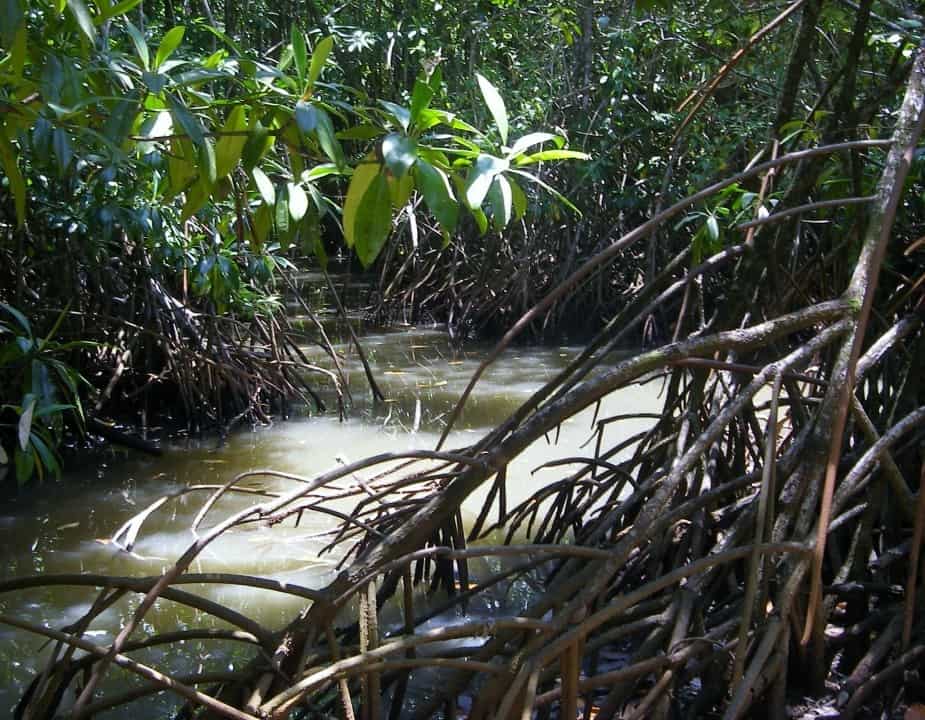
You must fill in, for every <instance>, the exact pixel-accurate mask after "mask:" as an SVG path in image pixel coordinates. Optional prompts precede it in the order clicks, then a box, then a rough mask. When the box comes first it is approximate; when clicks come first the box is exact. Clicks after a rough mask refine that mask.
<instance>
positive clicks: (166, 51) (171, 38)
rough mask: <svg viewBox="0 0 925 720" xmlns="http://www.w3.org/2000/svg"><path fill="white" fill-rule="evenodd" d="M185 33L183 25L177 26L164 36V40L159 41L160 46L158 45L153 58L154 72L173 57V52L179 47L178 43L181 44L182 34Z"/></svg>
mask: <svg viewBox="0 0 925 720" xmlns="http://www.w3.org/2000/svg"><path fill="white" fill-rule="evenodd" d="M185 32H186V28H185V27H184V26H183V25H177V26H176V27H175V28H173V29H172V30H170V31H169V32H168V33H167V34H166V35H164V39H163V40H161V44H160V45H158V48H157V54H155V56H154V69H155V70H157V69H158V68H159V67H160V66H161V65H163V63H164V61H165V60H167V58H169V57H170V56H171V55H173V53H174V51H175V50H176V49H177V48H178V47H180V43H181V42H183V34H184V33H185Z"/></svg>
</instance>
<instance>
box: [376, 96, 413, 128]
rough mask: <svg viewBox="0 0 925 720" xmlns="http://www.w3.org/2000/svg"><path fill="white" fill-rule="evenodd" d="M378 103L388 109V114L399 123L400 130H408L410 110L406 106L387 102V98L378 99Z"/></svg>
mask: <svg viewBox="0 0 925 720" xmlns="http://www.w3.org/2000/svg"><path fill="white" fill-rule="evenodd" d="M379 104H380V105H382V107H384V108H385V109H386V110H388V112H389V115H391V116H392V117H393V118H395V120H396V121H397V122H398V124H399V125H401V128H402V130H404V131H405V132H408V126H409V125H410V124H411V111H410V110H409V109H408V108H406V107H402V106H401V105H396V104H395V103H392V102H388V101H387V100H380V101H379Z"/></svg>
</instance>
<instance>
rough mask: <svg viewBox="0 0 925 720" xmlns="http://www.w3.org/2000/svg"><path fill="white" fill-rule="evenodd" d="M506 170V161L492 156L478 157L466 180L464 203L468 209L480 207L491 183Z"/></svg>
mask: <svg viewBox="0 0 925 720" xmlns="http://www.w3.org/2000/svg"><path fill="white" fill-rule="evenodd" d="M507 169H508V161H507V160H503V159H501V158H497V157H494V156H493V155H484V154H482V155H479V156H478V158H476V161H475V164H474V165H473V166H472V169H471V170H470V171H469V176H468V177H467V178H466V203H467V204H468V205H469V207H470V208H472V209H475V208H478V207H481V205H482V202H483V201H484V200H485V196H486V195H487V194H488V189H489V188H490V187H491V183H492V181H493V180H494V179H495V176H496V175H497V174H498V173H501V172H504V171H505V170H507Z"/></svg>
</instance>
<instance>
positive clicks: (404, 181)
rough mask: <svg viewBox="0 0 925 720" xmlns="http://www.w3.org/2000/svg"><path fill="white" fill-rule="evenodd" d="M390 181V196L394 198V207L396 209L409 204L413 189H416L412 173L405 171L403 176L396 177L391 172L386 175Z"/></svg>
mask: <svg viewBox="0 0 925 720" xmlns="http://www.w3.org/2000/svg"><path fill="white" fill-rule="evenodd" d="M386 181H387V182H388V183H389V197H390V198H391V199H392V207H394V208H395V209H396V210H397V209H398V208H402V207H404V206H405V205H407V204H408V199H409V198H410V197H411V191H412V190H414V178H412V177H411V173H405V174H404V175H402V176H401V177H395V176H394V175H392V174H391V173H389V174H388V176H387V177H386Z"/></svg>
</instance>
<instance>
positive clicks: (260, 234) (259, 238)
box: [252, 205, 273, 253]
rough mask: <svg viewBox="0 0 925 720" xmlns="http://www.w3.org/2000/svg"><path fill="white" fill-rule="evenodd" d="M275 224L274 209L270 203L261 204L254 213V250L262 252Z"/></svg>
mask: <svg viewBox="0 0 925 720" xmlns="http://www.w3.org/2000/svg"><path fill="white" fill-rule="evenodd" d="M272 225H273V211H272V210H271V208H270V206H269V205H261V206H260V207H259V208H257V212H255V213H254V222H253V234H252V237H253V239H254V252H258V253H259V252H262V251H263V246H264V245H265V244H266V242H267V237H268V236H269V234H270V227H271V226H272Z"/></svg>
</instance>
